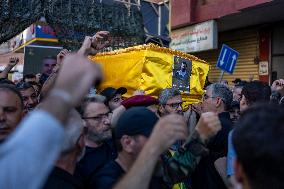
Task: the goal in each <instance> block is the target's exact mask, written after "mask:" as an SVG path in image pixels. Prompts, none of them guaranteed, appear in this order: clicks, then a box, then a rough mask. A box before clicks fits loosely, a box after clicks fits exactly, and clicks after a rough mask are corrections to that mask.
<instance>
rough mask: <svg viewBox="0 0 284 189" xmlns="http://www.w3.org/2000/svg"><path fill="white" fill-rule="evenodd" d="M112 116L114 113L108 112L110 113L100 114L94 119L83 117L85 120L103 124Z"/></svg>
mask: <svg viewBox="0 0 284 189" xmlns="http://www.w3.org/2000/svg"><path fill="white" fill-rule="evenodd" d="M111 116H112V112H108V113H105V114H100V115H97V116H93V117H83V119H92V120H95V121H98V122H101V121H102V120H105V119H110V118H111Z"/></svg>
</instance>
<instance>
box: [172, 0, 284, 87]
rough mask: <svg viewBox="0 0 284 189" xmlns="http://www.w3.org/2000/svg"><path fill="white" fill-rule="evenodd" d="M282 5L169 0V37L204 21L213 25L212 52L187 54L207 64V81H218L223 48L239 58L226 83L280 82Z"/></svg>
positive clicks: (283, 74) (270, 0)
mask: <svg viewBox="0 0 284 189" xmlns="http://www.w3.org/2000/svg"><path fill="white" fill-rule="evenodd" d="M283 8H284V1H281V0H238V1H234V0H172V1H171V34H172V35H174V34H175V31H178V30H180V29H181V28H186V27H188V26H194V25H198V24H200V23H203V22H205V21H208V20H214V21H215V22H216V23H217V36H218V39H217V44H216V47H215V48H212V49H209V50H202V51H198V52H196V51H195V52H188V53H192V54H194V55H196V56H198V57H199V58H201V59H204V60H205V61H207V62H209V63H210V65H211V69H210V73H209V80H210V81H211V82H216V81H218V79H219V77H220V73H221V71H220V70H219V69H217V68H216V62H217V60H218V56H219V53H220V50H221V47H222V44H226V45H228V46H230V47H232V48H233V49H235V50H237V51H238V52H239V53H240V55H239V59H238V62H237V65H236V68H235V71H234V73H233V74H232V75H230V74H227V73H226V74H225V75H224V78H223V79H225V80H228V81H229V82H231V81H233V80H234V79H235V78H241V79H244V80H252V79H254V80H255V79H259V80H262V81H264V82H270V83H271V82H272V81H274V80H275V79H278V78H284V36H283V35H282V34H283V32H284V25H283V23H284V13H283V11H282V10H283Z"/></svg>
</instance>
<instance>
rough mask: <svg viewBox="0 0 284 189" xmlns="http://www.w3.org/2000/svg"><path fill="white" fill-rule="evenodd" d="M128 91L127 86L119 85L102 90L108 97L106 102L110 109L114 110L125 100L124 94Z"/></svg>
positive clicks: (102, 93)
mask: <svg viewBox="0 0 284 189" xmlns="http://www.w3.org/2000/svg"><path fill="white" fill-rule="evenodd" d="M126 92H127V89H126V88H125V87H119V88H118V89H115V88H112V87H108V88H105V89H104V90H103V91H102V92H101V95H103V96H105V97H106V103H107V105H108V106H109V108H110V110H111V111H113V110H114V109H116V108H118V107H119V106H120V105H121V102H122V101H123V100H122V95H123V94H125V93H126Z"/></svg>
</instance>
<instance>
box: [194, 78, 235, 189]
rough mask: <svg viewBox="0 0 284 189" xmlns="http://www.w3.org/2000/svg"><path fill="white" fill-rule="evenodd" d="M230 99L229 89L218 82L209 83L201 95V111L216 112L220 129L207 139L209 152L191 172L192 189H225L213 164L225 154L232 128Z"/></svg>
mask: <svg viewBox="0 0 284 189" xmlns="http://www.w3.org/2000/svg"><path fill="white" fill-rule="evenodd" d="M232 100H233V94H232V92H231V90H230V89H229V88H228V87H227V86H225V85H223V84H219V83H214V84H211V85H209V86H208V87H207V88H206V92H205V94H204V95H203V97H202V104H201V109H202V112H215V113H217V114H218V115H219V119H220V121H221V125H222V129H221V130H220V131H219V132H218V133H217V135H216V136H215V137H213V138H212V139H211V140H210V141H209V143H208V145H207V148H208V149H209V154H208V155H207V156H205V157H203V158H202V159H201V160H200V163H199V164H198V166H197V168H196V170H195V171H194V173H193V174H192V177H191V178H192V188H193V189H226V186H225V184H224V182H223V180H222V178H221V177H220V175H219V173H218V172H217V170H216V168H215V166H214V162H215V161H216V160H217V159H219V158H221V157H224V156H226V155H227V151H228V134H229V132H230V130H231V128H232V122H231V120H230V114H229V112H228V110H229V108H230V104H231V102H232Z"/></svg>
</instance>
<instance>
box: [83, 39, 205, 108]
mask: <svg viewBox="0 0 284 189" xmlns="http://www.w3.org/2000/svg"><path fill="white" fill-rule="evenodd" d="M175 56H178V57H181V58H185V59H188V60H191V61H192V71H191V76H190V93H189V94H185V93H184V94H182V96H183V100H184V101H185V102H186V104H192V103H198V102H199V101H200V99H201V95H202V94H203V87H204V83H205V80H206V76H207V74H208V71H209V64H208V63H206V62H205V61H203V60H200V59H198V58H197V57H195V56H192V55H189V54H186V53H183V52H180V51H176V50H172V49H169V48H164V47H159V46H157V45H153V44H148V45H139V46H135V47H130V48H126V49H120V50H117V51H112V52H106V53H99V54H97V55H96V56H91V57H89V58H90V59H91V60H92V61H94V62H97V63H99V64H101V65H102V68H103V72H104V82H103V83H102V85H101V87H100V89H99V90H102V89H104V88H106V87H110V86H111V87H115V88H118V87H121V86H123V87H126V88H127V90H128V92H127V94H126V95H125V96H126V97H129V96H131V95H132V94H133V92H134V91H135V90H137V89H141V90H144V91H145V92H146V94H147V95H151V96H154V97H158V95H159V93H160V91H161V90H162V89H164V88H169V87H172V66H173V64H174V57H175Z"/></svg>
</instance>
